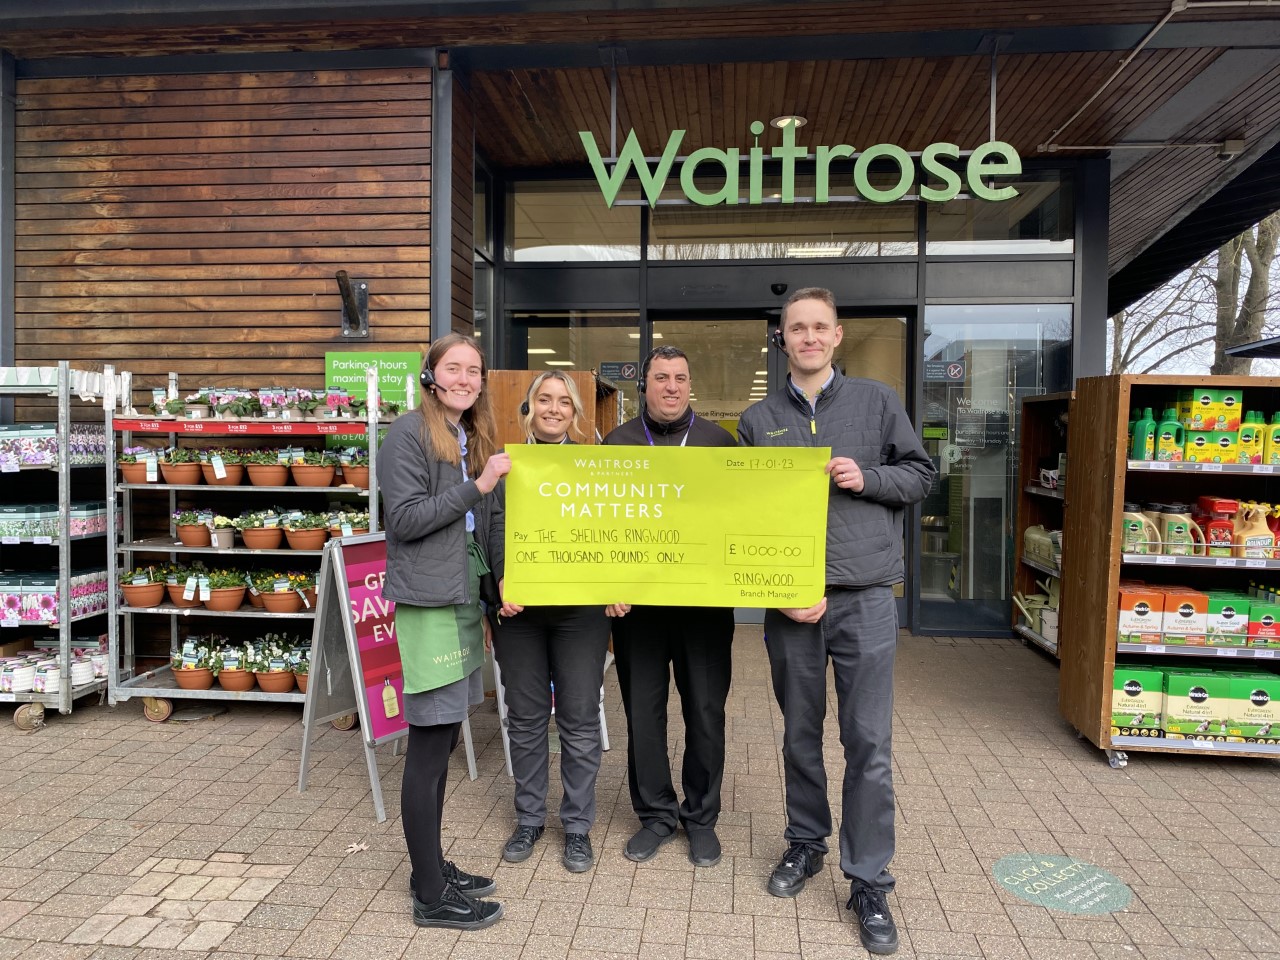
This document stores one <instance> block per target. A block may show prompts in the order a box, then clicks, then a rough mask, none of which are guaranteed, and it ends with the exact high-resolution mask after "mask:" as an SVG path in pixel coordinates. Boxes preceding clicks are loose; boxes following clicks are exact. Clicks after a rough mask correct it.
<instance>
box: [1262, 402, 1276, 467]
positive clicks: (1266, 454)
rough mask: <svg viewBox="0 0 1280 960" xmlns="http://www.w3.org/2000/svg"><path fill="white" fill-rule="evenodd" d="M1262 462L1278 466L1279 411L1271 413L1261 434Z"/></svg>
mask: <svg viewBox="0 0 1280 960" xmlns="http://www.w3.org/2000/svg"><path fill="white" fill-rule="evenodd" d="M1262 462H1263V463H1269V464H1272V465H1273V466H1280V412H1277V413H1275V414H1273V415H1272V417H1271V424H1270V425H1269V426H1268V427H1267V429H1266V432H1265V433H1264V434H1263V449H1262Z"/></svg>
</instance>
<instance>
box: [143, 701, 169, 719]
mask: <svg viewBox="0 0 1280 960" xmlns="http://www.w3.org/2000/svg"><path fill="white" fill-rule="evenodd" d="M172 714H173V701H172V700H165V699H164V698H163V697H143V698H142V715H143V716H144V717H146V718H147V719H148V720H150V721H151V722H152V723H164V721H166V720H168V719H169V717H170V716H171V715H172Z"/></svg>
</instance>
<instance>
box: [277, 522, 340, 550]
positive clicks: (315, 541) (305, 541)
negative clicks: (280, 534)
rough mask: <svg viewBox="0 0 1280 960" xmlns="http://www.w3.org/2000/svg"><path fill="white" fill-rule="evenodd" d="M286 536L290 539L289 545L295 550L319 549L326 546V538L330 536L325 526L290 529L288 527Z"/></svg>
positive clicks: (285, 532)
mask: <svg viewBox="0 0 1280 960" xmlns="http://www.w3.org/2000/svg"><path fill="white" fill-rule="evenodd" d="M284 536H285V539H286V540H288V541H289V546H290V547H292V548H293V549H294V550H319V549H320V548H321V547H323V546H324V542H325V540H327V539H328V538H329V531H328V530H325V529H323V528H322V529H320V530H290V529H288V528H287V527H286V528H285V531H284Z"/></svg>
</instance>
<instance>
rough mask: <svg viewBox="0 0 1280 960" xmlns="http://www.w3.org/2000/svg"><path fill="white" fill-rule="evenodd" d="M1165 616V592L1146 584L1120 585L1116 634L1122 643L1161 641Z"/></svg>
mask: <svg viewBox="0 0 1280 960" xmlns="http://www.w3.org/2000/svg"><path fill="white" fill-rule="evenodd" d="M1163 617H1164V594H1163V593H1162V592H1160V591H1159V590H1154V589H1152V588H1151V587H1148V586H1147V585H1146V584H1141V583H1122V584H1121V585H1120V616H1119V619H1118V620H1117V626H1116V636H1117V639H1118V640H1119V641H1120V642H1121V643H1159V642H1160V632H1161V630H1160V621H1161V619H1162V618H1163Z"/></svg>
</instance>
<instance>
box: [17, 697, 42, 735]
mask: <svg viewBox="0 0 1280 960" xmlns="http://www.w3.org/2000/svg"><path fill="white" fill-rule="evenodd" d="M13 725H14V726H15V727H17V728H18V729H19V730H22V731H23V732H30V731H32V730H39V729H40V728H41V727H43V726H44V704H43V703H24V704H23V705H22V706H20V707H19V708H18V709H17V710H15V711H13Z"/></svg>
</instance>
